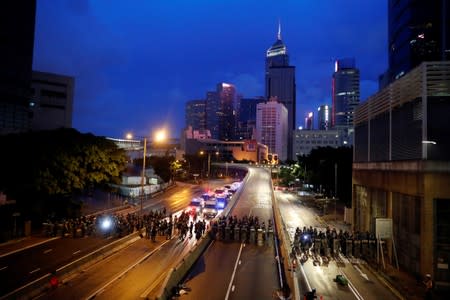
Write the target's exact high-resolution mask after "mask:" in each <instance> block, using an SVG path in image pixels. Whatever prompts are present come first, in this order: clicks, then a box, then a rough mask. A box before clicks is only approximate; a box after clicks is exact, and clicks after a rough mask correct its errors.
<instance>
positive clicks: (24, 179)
mask: <svg viewBox="0 0 450 300" xmlns="http://www.w3.org/2000/svg"><path fill="white" fill-rule="evenodd" d="M0 144H1V145H2V147H1V155H0V165H1V166H2V172H0V189H2V190H4V191H5V192H6V193H7V194H8V196H9V197H11V198H13V199H16V200H17V201H20V202H22V204H24V205H26V206H29V207H33V206H35V205H33V203H31V201H33V202H34V204H36V203H38V202H42V203H46V202H48V203H49V202H51V201H49V199H53V200H52V201H54V199H63V198H64V199H70V198H71V195H73V194H77V193H81V192H83V191H85V190H87V189H92V188H96V187H101V186H106V185H107V184H109V183H117V182H119V181H120V175H121V172H122V171H123V170H124V168H125V164H126V156H125V152H124V151H123V150H121V149H119V148H117V146H116V145H115V144H114V142H112V141H110V140H107V139H105V138H103V137H97V136H94V135H92V134H81V133H79V132H78V131H76V130H74V129H58V130H51V131H39V132H29V133H22V134H12V135H6V136H1V137H0ZM46 199H47V200H46ZM61 201H62V200H61ZM69 202H70V200H69Z"/></svg>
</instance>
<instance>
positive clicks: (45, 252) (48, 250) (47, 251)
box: [44, 249, 53, 254]
mask: <svg viewBox="0 0 450 300" xmlns="http://www.w3.org/2000/svg"><path fill="white" fill-rule="evenodd" d="M52 251H53V249H47V250H45V251H44V254H47V253H49V252H52Z"/></svg>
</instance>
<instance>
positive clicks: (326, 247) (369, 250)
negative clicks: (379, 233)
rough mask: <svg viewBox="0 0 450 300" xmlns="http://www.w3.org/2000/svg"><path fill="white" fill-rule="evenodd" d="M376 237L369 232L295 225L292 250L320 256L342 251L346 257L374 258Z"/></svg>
mask: <svg viewBox="0 0 450 300" xmlns="http://www.w3.org/2000/svg"><path fill="white" fill-rule="evenodd" d="M376 244H377V241H376V238H375V235H374V234H371V233H369V232H355V233H350V232H348V231H343V230H339V231H337V230H336V229H335V228H333V229H331V228H329V227H327V228H326V229H325V230H320V229H317V228H313V227H309V228H308V227H303V229H301V228H299V227H297V228H296V230H295V234H294V241H293V249H292V252H293V253H296V254H300V253H304V254H306V255H308V253H309V252H310V251H311V252H312V253H313V254H315V255H320V256H328V257H330V256H338V255H339V253H342V254H343V255H345V256H348V257H356V258H374V257H375V255H376Z"/></svg>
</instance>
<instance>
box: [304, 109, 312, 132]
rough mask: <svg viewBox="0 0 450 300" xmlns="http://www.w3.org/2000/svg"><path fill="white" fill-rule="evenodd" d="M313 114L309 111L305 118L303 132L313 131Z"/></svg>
mask: <svg viewBox="0 0 450 300" xmlns="http://www.w3.org/2000/svg"><path fill="white" fill-rule="evenodd" d="M313 124H314V113H313V112H312V111H311V112H309V113H308V114H307V115H306V117H305V130H313V129H314V128H313V127H314V126H313Z"/></svg>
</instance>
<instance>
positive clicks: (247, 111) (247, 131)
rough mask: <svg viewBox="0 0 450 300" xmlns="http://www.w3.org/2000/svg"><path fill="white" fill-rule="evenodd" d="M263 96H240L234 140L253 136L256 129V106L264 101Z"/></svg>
mask: <svg viewBox="0 0 450 300" xmlns="http://www.w3.org/2000/svg"><path fill="white" fill-rule="evenodd" d="M265 101H266V99H265V98H264V97H256V98H242V99H241V100H240V105H239V109H238V113H237V122H236V140H248V139H253V138H255V136H254V135H255V130H256V106H257V105H258V103H262V102H265Z"/></svg>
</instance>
